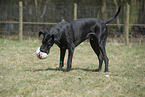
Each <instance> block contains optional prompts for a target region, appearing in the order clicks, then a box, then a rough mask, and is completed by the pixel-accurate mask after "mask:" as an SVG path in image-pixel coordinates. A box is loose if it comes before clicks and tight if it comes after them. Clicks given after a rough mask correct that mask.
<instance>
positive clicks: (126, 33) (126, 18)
mask: <svg viewBox="0 0 145 97" xmlns="http://www.w3.org/2000/svg"><path fill="white" fill-rule="evenodd" d="M125 9H126V10H125V11H126V12H125V24H124V33H125V45H129V14H130V5H129V4H128V3H127V4H126V8H125Z"/></svg>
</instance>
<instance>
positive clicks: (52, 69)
mask: <svg viewBox="0 0 145 97" xmlns="http://www.w3.org/2000/svg"><path fill="white" fill-rule="evenodd" d="M73 70H83V71H89V72H98V71H96V70H93V69H88V68H86V69H83V68H72V69H71V70H70V71H73ZM27 71H31V72H40V71H62V72H66V69H62V70H59V69H58V68H47V69H37V70H27Z"/></svg>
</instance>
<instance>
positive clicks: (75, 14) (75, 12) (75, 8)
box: [74, 3, 77, 20]
mask: <svg viewBox="0 0 145 97" xmlns="http://www.w3.org/2000/svg"><path fill="white" fill-rule="evenodd" d="M74 20H77V4H76V3H75V4H74Z"/></svg>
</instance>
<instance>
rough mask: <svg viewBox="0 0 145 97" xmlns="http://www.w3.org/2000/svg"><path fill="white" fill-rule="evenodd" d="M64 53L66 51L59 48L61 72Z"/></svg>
mask: <svg viewBox="0 0 145 97" xmlns="http://www.w3.org/2000/svg"><path fill="white" fill-rule="evenodd" d="M65 52H66V49H62V48H60V65H59V70H62V67H63V66H64V57H65Z"/></svg>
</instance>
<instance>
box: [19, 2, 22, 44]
mask: <svg viewBox="0 0 145 97" xmlns="http://www.w3.org/2000/svg"><path fill="white" fill-rule="evenodd" d="M22 38H23V4H22V2H21V1H20V2H19V41H20V42H22Z"/></svg>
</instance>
